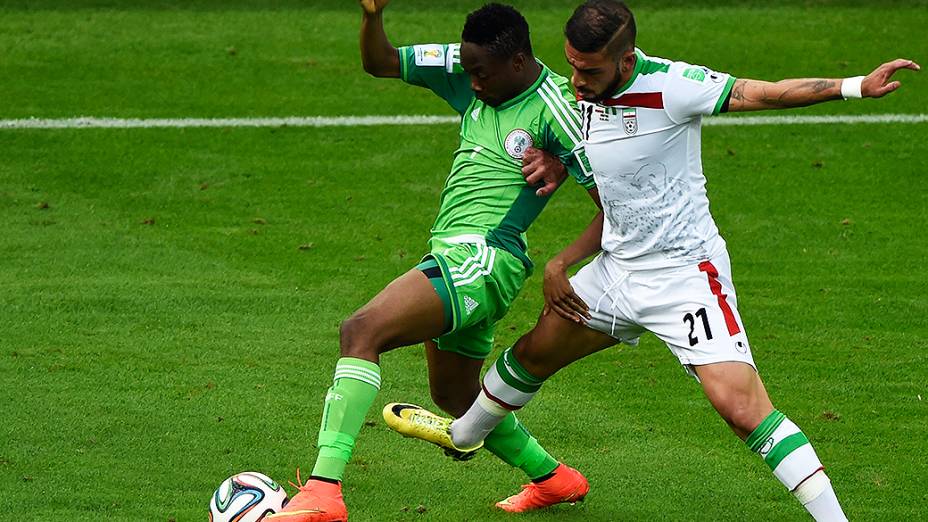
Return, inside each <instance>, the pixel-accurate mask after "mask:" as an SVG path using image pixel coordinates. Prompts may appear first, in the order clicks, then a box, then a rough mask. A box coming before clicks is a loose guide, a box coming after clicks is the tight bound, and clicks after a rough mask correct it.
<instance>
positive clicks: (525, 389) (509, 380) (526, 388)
mask: <svg viewBox="0 0 928 522" xmlns="http://www.w3.org/2000/svg"><path fill="white" fill-rule="evenodd" d="M496 373H498V374H499V376H500V378H501V379H502V380H503V382H505V383H506V384H507V385H508V386H511V387H513V388H515V389H517V390H519V391H520V392H522V393H535V392H537V391H538V390H539V389H540V388H541V386H540V385H539V386H532V385H530V384H525V383H524V382H522V381H520V380H519V379H517V378H516V377H515V376H513V375H512V374H510V373H509V368H508V367H507V366H506V363H505V362H503V357H500V358H499V359H496Z"/></svg>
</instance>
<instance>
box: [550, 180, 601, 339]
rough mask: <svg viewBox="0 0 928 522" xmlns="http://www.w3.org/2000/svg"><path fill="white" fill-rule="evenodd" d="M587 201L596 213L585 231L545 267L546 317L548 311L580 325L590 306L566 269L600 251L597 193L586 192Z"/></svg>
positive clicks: (599, 217) (599, 218)
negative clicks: (591, 202) (594, 205)
mask: <svg viewBox="0 0 928 522" xmlns="http://www.w3.org/2000/svg"><path fill="white" fill-rule="evenodd" d="M589 193H590V198H592V199H593V201H594V202H596V205H597V206H598V207H599V209H600V210H599V213H598V214H596V217H594V218H593V221H591V222H590V224H589V225H587V227H586V229H585V230H584V231H583V233H582V234H580V237H578V238H577V239H576V240H574V242H573V243H571V244H570V245H567V248H565V249H564V250H562V251H561V252H560V253H559V254H558V255H556V256H554V258H552V259H551V260H550V261H548V263H547V264H546V265H545V280H544V295H545V308H544V311H543V312H542V313H543V314H545V315H547V314H548V313H549V312H550V311H551V310H554V312H555V313H557V314H558V315H560V316H561V317H563V318H564V319H567V320H568V321H574V322H577V323H579V322H582V319H581V316H582V317H585V318H587V319H589V318H590V307H589V305H587V303H585V302H583V299H580V297H579V296H578V295H577V294H576V292H574V289H573V287H572V286H570V281H569V280H568V278H567V269H569V268H570V267H572V266H574V265H576V264H577V263H579V262H580V261H583V260H584V259H586V258H588V257H590V256H591V255H593V254H596V253H597V252H599V251H600V250H602V246H601V245H602V237H603V220H604V219H605V216H604V214H603V211H602V203H601V202H600V199H599V191H598V190H597V189H595V188H593V189H590V191H589Z"/></svg>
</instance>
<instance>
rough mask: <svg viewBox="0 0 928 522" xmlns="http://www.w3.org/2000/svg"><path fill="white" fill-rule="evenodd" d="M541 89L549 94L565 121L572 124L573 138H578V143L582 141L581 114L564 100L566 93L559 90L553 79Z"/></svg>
mask: <svg viewBox="0 0 928 522" xmlns="http://www.w3.org/2000/svg"><path fill="white" fill-rule="evenodd" d="M541 89H542V90H544V91H545V93H547V95H548V97H549V98H550V99H551V102H552V104H553V105H554V106H555V107H557V108H558V109H560V111H561V114H562V115H564V116H565V120H566V121H567V123H569V124H570V130H573V131H574V132H573V137H574V138H576V139H577V141H582V136H583V134H582V133H581V132H580V112H579V111H577V109H576V108H574V106H572V105H571V104H570V102H569V101H568V100H567V99H565V98H564V92H563V91H561V90H560V88H558V86H557V84H555V83H554V81H553V80H552V79H551V77H548V78H547V79H546V80H545V83H544V85H542V86H541Z"/></svg>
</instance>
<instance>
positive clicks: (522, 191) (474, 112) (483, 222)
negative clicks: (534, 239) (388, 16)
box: [399, 44, 595, 269]
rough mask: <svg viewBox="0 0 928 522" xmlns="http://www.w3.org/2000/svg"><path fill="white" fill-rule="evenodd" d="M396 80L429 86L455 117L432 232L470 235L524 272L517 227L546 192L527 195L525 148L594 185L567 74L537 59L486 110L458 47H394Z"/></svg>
mask: <svg viewBox="0 0 928 522" xmlns="http://www.w3.org/2000/svg"><path fill="white" fill-rule="evenodd" d="M399 56H400V71H401V77H402V79H403V81H405V82H407V83H410V84H412V85H418V86H421V87H425V88H428V89H430V90H431V91H432V92H434V93H435V94H437V95H438V96H440V97H442V98H443V99H444V100H445V101H447V102H448V104H449V105H451V107H452V108H454V110H455V111H457V112H458V114H460V115H461V131H460V133H461V143H460V146H458V149H457V150H456V151H455V152H454V162H453V163H452V166H451V174H450V175H449V176H448V179H447V180H446V182H445V187H444V189H443V190H442V194H441V202H440V206H439V210H438V216H437V218H436V219H435V224H434V225H433V226H432V237H433V238H436V239H447V238H453V237H458V236H466V235H474V234H478V235H480V236H482V237H483V238H485V240H486V243H487V244H488V245H490V246H495V247H499V248H503V249H505V250H507V251H509V252H510V253H512V254H513V255H514V256H516V257H517V258H519V259H520V260H522V262H523V263H524V264H525V266H526V268H527V269H530V268H531V266H532V264H531V260H530V259H529V258H528V255H527V254H526V247H527V244H526V239H525V231H526V230H528V227H529V226H530V225H531V224H532V222H533V221H534V220H535V218H536V217H538V214H539V213H541V210H542V209H543V208H544V206H545V204H546V203H547V202H548V199H550V197H539V196H536V195H535V190H536V189H535V188H533V187H530V186H529V185H528V184H526V182H525V179H524V178H523V176H522V157H523V156H524V155H525V150H526V149H527V148H529V147H535V148H539V149H543V150H545V151H548V152H549V153H551V154H553V155H555V156H557V157H558V158H560V160H561V161H562V162H563V163H564V165H565V166H566V167H567V171H568V173H569V174H570V175H571V176H572V177H573V178H574V179H575V180H576V181H577V182H578V183H579V184H581V185H582V186H583V187H585V188H587V189H589V188H593V187H595V182H594V181H593V175H592V171H591V169H590V166H589V162H588V161H587V159H586V153H585V152H584V149H583V146H582V140H581V133H580V117H579V113H578V112H577V104H576V101H575V99H574V98H573V96H572V95H571V93H570V89H569V87H568V85H567V83H568V82H567V79H566V78H564V77H562V76H560V75H558V74H556V73H554V72H553V71H551V70H550V69H548V67H547V66H545V65H544V64H541V63H540V62H539V63H540V65H541V69H542V70H541V74H540V75H539V77H538V79H537V80H536V81H535V82H534V83H533V84H532V86H531V87H529V88H528V89H526V90H525V91H524V92H523V93H521V94H519V95H518V96H516V97H515V98H512V99H511V100H509V101H507V102H506V103H503V104H502V105H499V106H497V107H492V106H490V105H487V104H485V103H484V102H482V101H480V100H478V99H477V98H476V97H475V96H474V92H473V91H472V90H471V87H470V77H469V76H468V75H467V73H465V72H464V70H463V69H462V68H461V65H460V45H458V44H448V45H439V44H430V45H414V46H409V47H401V48H400V49H399Z"/></svg>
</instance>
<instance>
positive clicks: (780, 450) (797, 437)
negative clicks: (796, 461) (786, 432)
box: [764, 431, 809, 470]
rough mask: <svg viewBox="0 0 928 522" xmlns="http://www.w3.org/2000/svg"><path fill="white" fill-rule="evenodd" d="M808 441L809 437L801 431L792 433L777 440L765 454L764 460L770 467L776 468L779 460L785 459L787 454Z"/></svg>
mask: <svg viewBox="0 0 928 522" xmlns="http://www.w3.org/2000/svg"><path fill="white" fill-rule="evenodd" d="M808 443H809V439H808V438H807V437H806V435H805V434H804V433H803V432H801V431H800V432H799V433H793V434H792V435H790V436H788V437H786V438H784V439H783V440H781V441H780V442H778V443H777V445H776V446H774V447H773V449H771V450H770V452H769V453H767V456H766V457H764V462H766V463H767V465H768V466H770V469H772V470H773V469H777V466H779V465H780V462H781V461H782V460H783V459H785V458H786V457H787V455H789V454H790V453H792V452H794V451H796V450H797V449H799V448H801V447H802V446H805V445H806V444H808Z"/></svg>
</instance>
